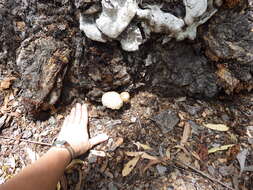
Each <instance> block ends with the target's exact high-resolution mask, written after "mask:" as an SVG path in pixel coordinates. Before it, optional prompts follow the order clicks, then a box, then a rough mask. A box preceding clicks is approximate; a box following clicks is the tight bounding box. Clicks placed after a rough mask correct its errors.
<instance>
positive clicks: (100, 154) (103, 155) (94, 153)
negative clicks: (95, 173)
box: [90, 150, 106, 157]
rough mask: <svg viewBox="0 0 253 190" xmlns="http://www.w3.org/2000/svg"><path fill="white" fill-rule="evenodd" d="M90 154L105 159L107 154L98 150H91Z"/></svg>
mask: <svg viewBox="0 0 253 190" xmlns="http://www.w3.org/2000/svg"><path fill="white" fill-rule="evenodd" d="M90 153H91V154H93V155H95V156H100V157H105V156H106V153H105V152H104V151H98V150H90Z"/></svg>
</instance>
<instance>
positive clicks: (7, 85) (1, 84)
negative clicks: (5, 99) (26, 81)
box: [0, 77, 16, 90]
mask: <svg viewBox="0 0 253 190" xmlns="http://www.w3.org/2000/svg"><path fill="white" fill-rule="evenodd" d="M15 79H16V78H15V77H8V78H6V79H4V80H2V81H0V89H3V90H6V89H8V88H10V86H11V84H12V81H13V80H15Z"/></svg>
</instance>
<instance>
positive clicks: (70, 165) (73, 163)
mask: <svg viewBox="0 0 253 190" xmlns="http://www.w3.org/2000/svg"><path fill="white" fill-rule="evenodd" d="M77 164H80V165H84V161H83V160H80V159H74V160H72V162H70V164H69V165H68V166H67V167H66V169H65V170H66V171H67V170H71V169H73V168H74V166H75V165H77Z"/></svg>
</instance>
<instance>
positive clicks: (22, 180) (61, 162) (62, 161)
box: [0, 148, 71, 190]
mask: <svg viewBox="0 0 253 190" xmlns="http://www.w3.org/2000/svg"><path fill="white" fill-rule="evenodd" d="M70 159H71V158H70V155H69V152H68V151H67V150H66V149H59V148H51V149H50V150H49V151H48V152H47V153H46V154H45V155H44V156H43V157H41V158H40V159H39V160H37V161H36V162H35V163H33V164H32V165H30V166H28V167H27V168H25V169H24V170H23V171H21V172H20V173H19V174H18V175H17V176H15V177H13V178H12V179H10V180H9V181H7V183H6V184H4V185H2V186H0V190H16V189H18V190H34V189H37V190H53V189H55V188H56V184H57V182H58V180H59V179H60V177H61V176H62V175H63V173H64V169H65V168H66V166H67V165H68V164H69V162H70Z"/></svg>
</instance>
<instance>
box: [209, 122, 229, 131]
mask: <svg viewBox="0 0 253 190" xmlns="http://www.w3.org/2000/svg"><path fill="white" fill-rule="evenodd" d="M204 126H205V127H207V128H209V129H213V130H216V131H228V130H229V128H228V127H227V126H226V125H224V124H212V123H207V124H204Z"/></svg>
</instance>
